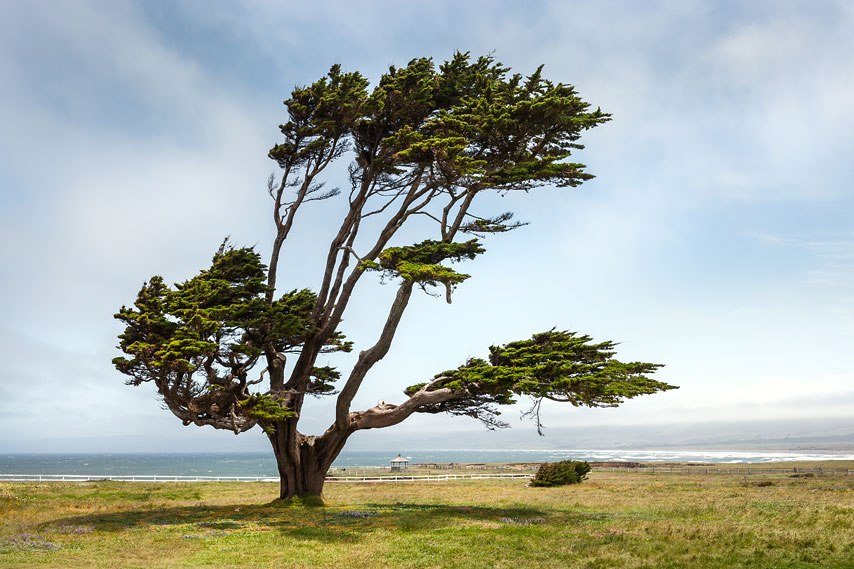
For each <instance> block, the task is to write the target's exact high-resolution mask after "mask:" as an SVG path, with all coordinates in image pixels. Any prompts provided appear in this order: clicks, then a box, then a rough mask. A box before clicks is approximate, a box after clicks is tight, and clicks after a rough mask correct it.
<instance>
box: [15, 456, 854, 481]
mask: <svg viewBox="0 0 854 569" xmlns="http://www.w3.org/2000/svg"><path fill="white" fill-rule="evenodd" d="M398 454H401V455H402V456H404V457H407V458H409V459H410V461H411V462H412V463H413V464H415V463H431V464H449V463H487V464H488V463H532V462H549V461H557V460H567V459H573V460H589V461H597V462H702V463H721V464H745V463H767V462H784V461H825V460H854V452H846V451H844V450H835V451H834V450H826V449H822V450H814V449H804V450H803V451H799V452H793V451H790V450H789V451H778V450H761V449H760V450H756V449H754V450H702V449H682V450H674V449H667V450H663V449H571V450H569V449H567V450H542V449H531V450H491V449H490V450H487V449H458V450H417V449H416V450H408V449H389V450H385V451H358V450H354V451H346V450H345V452H342V453H341V455H340V456H339V457H338V460H336V461H335V464H334V465H333V466H334V467H337V468H355V467H360V466H364V467H379V466H388V464H389V461H390V460H391V459H392V458H394V457H396V456H397V455H398ZM0 474H66V475H114V476H123V475H152V474H157V475H171V476H193V475H195V476H276V475H277V470H276V464H275V461H274V460H273V457H272V455H271V454H269V453H266V452H221V453H102V454H98V453H74V454H61V453H30V454H25V453H4V454H0Z"/></svg>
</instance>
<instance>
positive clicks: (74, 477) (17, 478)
mask: <svg viewBox="0 0 854 569" xmlns="http://www.w3.org/2000/svg"><path fill="white" fill-rule="evenodd" d="M531 476H532V474H502V473H495V474H432V475H430V474H428V475H423V476H327V477H326V481H327V482H444V481H446V480H482V479H487V478H524V479H528V478H531ZM101 480H114V481H119V482H278V481H279V479H278V478H277V477H269V476H164V475H162V474H136V475H126V476H104V475H98V474H94V475H89V474H0V482H88V481H101Z"/></svg>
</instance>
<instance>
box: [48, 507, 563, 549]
mask: <svg viewBox="0 0 854 569" xmlns="http://www.w3.org/2000/svg"><path fill="white" fill-rule="evenodd" d="M548 517H549V514H548V513H545V512H543V511H541V510H538V509H535V508H526V507H509V508H502V507H485V506H459V505H453V506H452V505H444V504H420V503H401V502H398V503H394V504H379V503H378V504H360V505H359V506H358V509H354V508H353V507H347V506H342V505H328V506H316V505H314V506H312V505H309V506H306V505H304V504H296V505H293V504H282V503H281V502H278V501H277V502H273V503H268V504H230V505H221V506H220V505H217V506H213V505H205V504H199V505H194V506H176V507H167V508H152V509H133V510H125V511H119V512H107V513H93V514H84V515H78V516H70V517H64V518H59V519H55V520H52V521H50V522H45V523H43V524H41V527H42V529H51V528H52V529H56V528H69V527H70V528H74V527H91V528H92V529H93V531H95V532H96V533H101V532H115V533H120V532H125V531H131V530H139V529H143V530H144V529H151V530H157V531H159V530H163V529H165V530H167V531H169V530H173V531H175V533H176V534H183V537H188V536H189V537H199V536H204V535H207V534H212V533H215V534H217V535H223V534H235V533H241V532H265V531H275V532H278V533H280V534H281V535H284V536H287V537H289V538H291V539H295V540H300V541H312V542H313V541H322V542H330V541H332V542H351V543H352V542H358V541H361V540H363V539H365V538H366V537H369V534H370V533H372V532H373V531H376V530H381V529H384V530H399V531H424V530H432V529H439V528H446V527H452V526H472V525H475V526H476V525H484V524H489V525H491V526H493V527H498V526H500V525H502V524H508V525H529V523H543V522H545V521H547V518H548Z"/></svg>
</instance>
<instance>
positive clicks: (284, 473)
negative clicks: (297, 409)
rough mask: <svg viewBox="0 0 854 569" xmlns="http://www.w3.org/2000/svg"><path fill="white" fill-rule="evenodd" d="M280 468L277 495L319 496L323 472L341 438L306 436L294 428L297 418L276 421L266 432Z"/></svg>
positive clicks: (325, 471) (336, 451)
mask: <svg viewBox="0 0 854 569" xmlns="http://www.w3.org/2000/svg"><path fill="white" fill-rule="evenodd" d="M267 436H268V438H269V439H270V443H271V444H272V445H273V452H274V454H275V455H276V466H277V467H278V470H279V498H280V499H282V500H285V499H288V498H293V497H294V496H321V495H322V494H323V484H324V483H325V482H326V473H327V472H328V471H329V467H330V466H332V462H333V461H334V460H335V458H336V457H337V456H338V453H340V452H341V448H343V446H344V441H343V440H341V441H338V444H332V445H330V444H328V443H329V441H327V440H324V439H323V438H320V437H313V436H308V437H307V436H305V435H303V434H301V433H299V432H298V431H297V430H296V421H293V420H291V421H279V422H277V423H276V425H275V431H274V432H272V433H268V435H267Z"/></svg>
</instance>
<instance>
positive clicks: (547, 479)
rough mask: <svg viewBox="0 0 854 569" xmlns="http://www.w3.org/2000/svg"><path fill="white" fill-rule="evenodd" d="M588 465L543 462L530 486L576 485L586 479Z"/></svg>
mask: <svg viewBox="0 0 854 569" xmlns="http://www.w3.org/2000/svg"><path fill="white" fill-rule="evenodd" d="M589 472H590V464H588V463H587V462H586V461H577V460H562V461H560V462H544V463H543V464H541V465H540V469H539V470H538V471H537V474H536V475H535V476H534V478H533V479H531V486H565V485H567V484H578V483H580V482H581V481H582V480H586V479H587V473H589Z"/></svg>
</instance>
